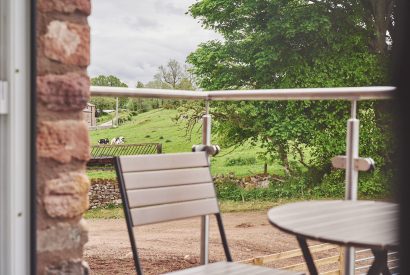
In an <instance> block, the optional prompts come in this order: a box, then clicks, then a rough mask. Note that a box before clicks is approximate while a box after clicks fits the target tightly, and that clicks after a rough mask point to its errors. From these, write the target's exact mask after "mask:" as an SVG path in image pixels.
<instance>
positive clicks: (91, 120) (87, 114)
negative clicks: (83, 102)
mask: <svg viewBox="0 0 410 275" xmlns="http://www.w3.org/2000/svg"><path fill="white" fill-rule="evenodd" d="M83 115H84V119H85V121H87V124H88V127H93V126H97V121H96V119H95V105H94V104H91V103H89V102H88V103H87V106H86V107H85V108H84V110H83Z"/></svg>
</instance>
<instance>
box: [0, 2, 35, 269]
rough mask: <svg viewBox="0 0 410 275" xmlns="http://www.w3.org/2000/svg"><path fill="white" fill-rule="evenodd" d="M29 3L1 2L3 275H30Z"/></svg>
mask: <svg viewBox="0 0 410 275" xmlns="http://www.w3.org/2000/svg"><path fill="white" fill-rule="evenodd" d="M29 8H30V6H29V1H25V0H0V15H1V18H0V80H1V81H7V84H8V94H9V96H8V101H7V103H6V104H7V107H8V113H7V114H0V274H1V275H3V274H10V275H20V274H29V271H30V263H29V253H30V249H29V233H30V228H29V218H30V211H29V190H30V189H29V186H30V182H29V179H30V174H29V172H30V158H29V157H30V155H29V152H30V116H29V114H30V108H29V105H30V82H29V77H30V71H29V69H30V66H29V65H30V64H29V57H30V56H29V51H30V44H29V34H30V33H29V18H30V16H29V11H30V10H29Z"/></svg>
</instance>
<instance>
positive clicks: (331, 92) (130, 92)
mask: <svg viewBox="0 0 410 275" xmlns="http://www.w3.org/2000/svg"><path fill="white" fill-rule="evenodd" d="M395 89H396V88H395V87H393V86H373V87H344V88H294V89H265V90H229V91H226V90H224V91H185V90H169V89H147V88H123V87H102V86H91V87H90V91H91V95H92V96H112V97H117V96H125V97H141V98H163V99H190V100H208V101H238V100H371V99H373V100H381V99H389V98H392V97H393V91H395Z"/></svg>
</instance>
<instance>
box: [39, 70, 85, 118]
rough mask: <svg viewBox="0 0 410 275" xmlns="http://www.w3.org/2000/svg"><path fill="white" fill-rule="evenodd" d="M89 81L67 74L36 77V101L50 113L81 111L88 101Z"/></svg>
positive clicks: (83, 77)
mask: <svg viewBox="0 0 410 275" xmlns="http://www.w3.org/2000/svg"><path fill="white" fill-rule="evenodd" d="M89 90H90V79H89V78H88V77H87V76H84V75H80V74H76V73H68V74H64V75H54V74H49V75H45V76H39V77H37V95H38V99H39V100H40V101H41V102H42V103H43V104H44V105H45V106H46V107H47V108H48V109H49V110H51V111H62V112H65V111H81V110H82V109H84V108H85V106H86V105H87V102H88V100H89V99H90V91H89Z"/></svg>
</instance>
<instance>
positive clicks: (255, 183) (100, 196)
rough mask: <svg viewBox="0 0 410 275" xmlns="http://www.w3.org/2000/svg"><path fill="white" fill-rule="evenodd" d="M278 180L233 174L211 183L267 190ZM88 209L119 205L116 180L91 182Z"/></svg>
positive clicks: (274, 177)
mask: <svg viewBox="0 0 410 275" xmlns="http://www.w3.org/2000/svg"><path fill="white" fill-rule="evenodd" d="M277 180H280V179H279V178H278V177H276V176H272V175H266V176H264V175H255V176H249V177H236V176H234V175H233V174H228V175H217V176H215V177H213V181H214V182H215V183H216V184H218V183H224V182H233V183H235V184H237V185H238V186H240V187H242V188H268V187H269V183H270V182H271V181H277ZM88 196H89V198H90V209H93V208H99V207H107V206H111V205H121V203H122V202H121V195H120V190H119V187H118V183H117V181H116V180H109V179H95V180H92V181H91V188H90V192H89V193H88Z"/></svg>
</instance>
